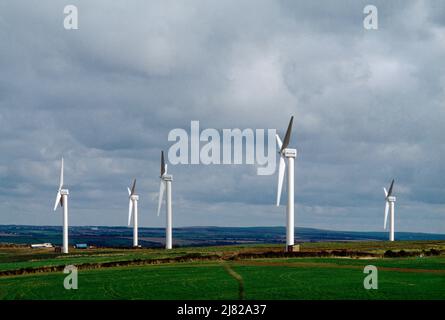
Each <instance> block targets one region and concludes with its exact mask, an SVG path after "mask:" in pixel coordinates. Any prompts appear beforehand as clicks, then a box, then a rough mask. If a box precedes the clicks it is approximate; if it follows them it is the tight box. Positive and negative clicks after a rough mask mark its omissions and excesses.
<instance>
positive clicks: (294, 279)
mask: <svg viewBox="0 0 445 320" xmlns="http://www.w3.org/2000/svg"><path fill="white" fill-rule="evenodd" d="M387 245H390V246H392V250H397V249H399V250H401V249H402V248H403V250H406V251H409V250H411V251H416V252H417V251H418V252H420V251H419V250H425V249H431V248H435V249H438V250H441V249H443V248H444V247H445V243H444V242H437V241H436V242H434V243H433V242H415V243H414V242H400V243H394V244H387ZM358 247H360V249H362V250H366V252H384V250H383V248H385V243H384V242H379V243H355V244H352V243H314V244H312V243H309V244H304V245H303V246H302V250H303V251H308V252H310V251H314V250H315V251H316V250H333V249H340V248H341V249H345V248H346V249H352V248H358ZM386 248H388V246H386ZM266 249H267V250H275V251H277V250H280V249H281V248H280V247H270V246H269V247H267V246H243V247H240V246H237V247H208V248H187V249H184V248H181V249H175V250H173V251H171V252H166V251H164V250H150V249H144V250H122V249H119V250H114V249H101V250H92V251H82V252H76V251H74V252H73V253H72V255H69V256H62V257H61V256H60V255H57V254H54V253H52V252H49V251H40V252H36V251H31V250H29V249H26V248H7V249H0V268H1V270H19V269H20V268H29V269H28V272H29V273H27V274H22V275H13V276H0V299H238V298H239V297H240V286H239V284H240V283H239V281H241V284H242V286H241V288H242V290H241V295H242V296H244V297H245V298H246V299H441V300H443V299H445V256H443V255H439V256H428V257H427V256H424V255H422V254H420V253H419V255H418V256H413V257H409V258H365V259H363V258H360V259H358V258H348V257H346V258H336V257H332V258H319V257H309V258H295V257H287V258H255V259H252V258H249V259H233V255H234V254H237V253H240V252H263V251H265V250H266ZM191 253H194V254H197V253H199V254H200V257H203V256H204V257H205V256H207V255H209V256H210V255H212V256H217V257H220V258H217V259H214V260H199V259H197V260H196V261H193V259H190V261H185V262H170V263H161V264H158V263H157V264H147V265H129V266H117V267H113V266H112V267H106V268H97V269H95V268H91V269H90V268H85V269H80V270H79V279H78V281H79V283H78V286H79V288H78V290H66V289H64V287H63V281H64V278H65V277H66V274H64V273H63V272H62V271H56V272H43V273H38V272H39V271H38V270H39V269H38V268H40V267H42V266H49V265H50V266H64V265H67V264H74V265H79V264H82V263H93V262H101V263H103V262H113V261H114V262H116V261H121V262H125V261H131V260H134V259H139V260H141V259H142V260H144V259H146V260H147V261H149V260H150V259H164V258H166V257H168V258H174V257H180V256H182V255H184V254H191ZM366 265H375V266H376V267H377V268H378V270H379V272H378V284H379V288H378V290H365V289H364V287H363V280H364V278H365V276H366V275H365V274H364V273H363V268H364V267H365V266H366ZM32 268H35V269H32ZM228 269H229V270H231V271H232V272H234V273H235V274H237V275H239V276H240V279H241V280H239V279H238V280H237V279H236V278H235V277H233V274H232V273H231V272H228Z"/></svg>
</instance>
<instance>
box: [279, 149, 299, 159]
mask: <svg viewBox="0 0 445 320" xmlns="http://www.w3.org/2000/svg"><path fill="white" fill-rule="evenodd" d="M281 154H282V155H283V156H284V157H285V158H296V157H297V149H290V148H286V149H284V150H283V151H282V152H281Z"/></svg>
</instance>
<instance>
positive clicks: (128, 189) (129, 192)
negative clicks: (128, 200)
mask: <svg viewBox="0 0 445 320" xmlns="http://www.w3.org/2000/svg"><path fill="white" fill-rule="evenodd" d="M127 191H128V195H129V196H131V190H130V188H129V187H127Z"/></svg>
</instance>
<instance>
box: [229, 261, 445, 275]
mask: <svg viewBox="0 0 445 320" xmlns="http://www.w3.org/2000/svg"><path fill="white" fill-rule="evenodd" d="M234 265H240V266H255V267H320V268H335V269H363V266H357V265H339V264H335V263H324V262H320V263H317V262H272V261H247V260H246V261H242V260H238V261H236V263H234ZM377 268H378V270H383V271H396V272H411V273H438V274H445V270H440V269H439V270H438V269H414V268H392V267H377Z"/></svg>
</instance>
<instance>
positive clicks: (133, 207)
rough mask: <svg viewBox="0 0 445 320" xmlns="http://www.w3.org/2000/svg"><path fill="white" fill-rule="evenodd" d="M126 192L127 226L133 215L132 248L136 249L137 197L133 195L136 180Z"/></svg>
mask: <svg viewBox="0 0 445 320" xmlns="http://www.w3.org/2000/svg"><path fill="white" fill-rule="evenodd" d="M127 190H128V198H129V201H128V226H130V224H131V214H132V212H133V211H134V214H133V247H138V246H139V244H138V200H139V196H138V195H137V194H136V193H135V191H136V179H134V180H133V186H132V187H131V190H130V188H128V187H127Z"/></svg>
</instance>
